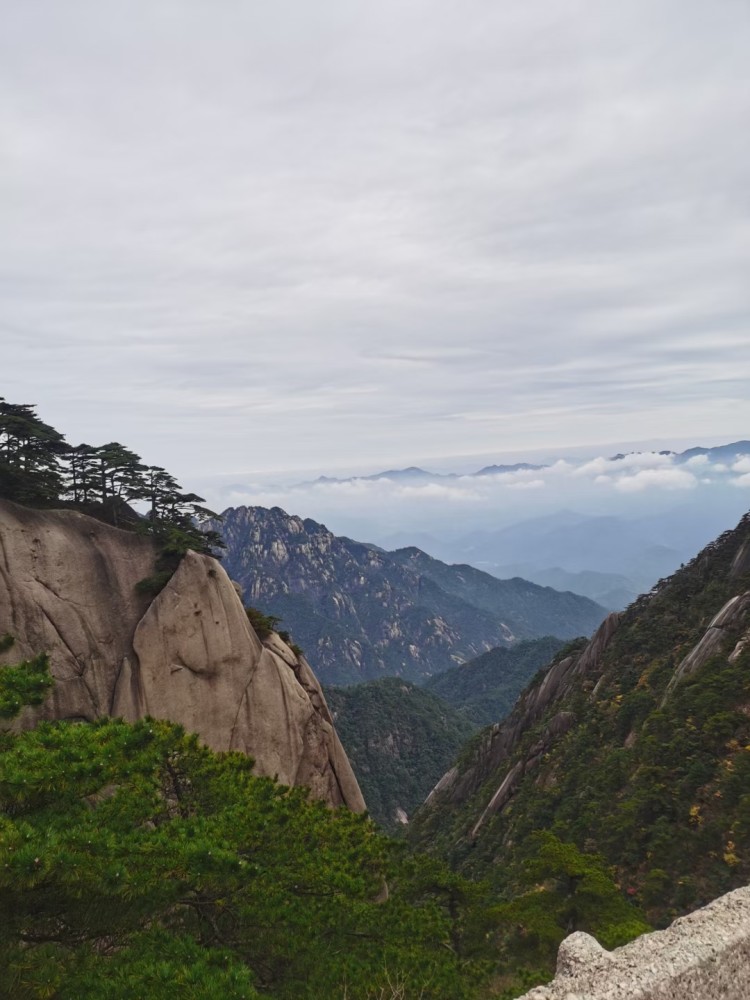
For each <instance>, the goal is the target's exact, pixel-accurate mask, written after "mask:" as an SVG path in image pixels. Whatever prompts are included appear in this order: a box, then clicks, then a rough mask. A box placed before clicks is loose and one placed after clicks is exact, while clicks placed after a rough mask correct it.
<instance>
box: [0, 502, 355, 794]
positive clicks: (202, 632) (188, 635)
mask: <svg viewBox="0 0 750 1000" xmlns="http://www.w3.org/2000/svg"><path fill="white" fill-rule="evenodd" d="M153 563H154V552H153V548H152V545H151V543H150V541H148V540H147V539H142V538H139V537H138V536H136V535H133V534H132V533H129V532H124V531H120V530H118V529H116V528H112V527H109V526H108V525H105V524H101V523H100V522H98V521H94V520H92V519H91V518H88V517H86V516H85V515H82V514H78V513H75V512H72V511H66V510H61V511H38V510H28V509H26V508H22V507H18V506H16V505H14V504H12V503H9V502H6V501H0V635H2V634H3V633H5V632H8V633H10V634H11V635H13V636H14V637H15V639H16V644H15V646H14V647H13V649H12V650H11V651H10V652H9V653H6V654H5V658H4V661H3V662H5V661H7V662H10V661H12V660H16V659H18V658H20V657H28V656H33V655H35V654H36V653H38V652H41V651H46V652H47V653H49V655H50V661H51V668H52V674H53V676H54V678H55V684H54V685H53V688H52V691H51V694H50V696H49V698H48V699H47V701H46V702H45V703H44V704H43V705H42V706H40V708H38V709H27V710H26V711H25V713H24V714H23V715H22V717H21V719H20V725H22V726H31V725H34V724H35V722H36V721H37V720H38V719H40V718H46V719H87V720H91V719H95V718H97V717H99V716H103V715H121V716H123V717H124V718H126V719H128V720H131V721H133V720H135V719H137V718H140V717H142V716H144V715H151V716H154V717H156V718H165V719H170V720H172V721H174V722H178V723H181V724H182V725H184V726H185V728H186V729H188V730H190V731H193V732H196V733H197V734H198V735H199V736H200V737H201V739H203V741H204V742H205V743H206V744H207V745H208V746H210V747H211V748H212V749H215V750H230V749H231V750H240V751H242V752H243V753H247V754H249V755H250V756H252V757H253V758H255V762H256V764H255V769H256V771H257V772H258V773H259V774H264V775H271V776H273V775H277V776H278V778H279V780H280V781H281V782H283V783H284V784H290V785H294V784H297V785H306V786H308V787H310V789H311V790H312V792H313V794H314V795H316V796H317V797H319V798H322V799H324V800H325V801H327V802H330V803H331V804H332V805H342V804H343V805H346V806H348V807H349V808H350V809H353V810H355V811H362V810H363V809H364V808H365V806H364V801H363V799H362V795H361V793H360V790H359V787H358V785H357V781H356V779H355V777H354V774H353V772H352V770H351V767H350V765H349V762H348V760H347V757H346V754H345V753H344V751H343V749H342V747H341V744H340V742H339V740H338V737H337V735H336V732H335V730H334V727H333V724H332V720H331V716H330V714H329V712H328V708H327V706H326V703H325V699H324V697H323V694H322V691H321V689H320V686H319V684H318V682H317V680H316V678H315V676H314V674H313V672H312V670H311V669H310V666H309V664H308V663H307V662H306V661H305V659H304V658H303V657H298V656H296V655H295V654H294V653H293V652H292V650H291V649H290V648H289V647H288V646H287V645H286V644H285V643H283V642H282V641H281V639H280V638H279V637H278V636H276V635H271V636H270V637H269V639H268V640H266V641H265V642H263V643H262V642H261V641H260V639H259V638H258V637H257V635H256V634H255V632H254V631H253V629H252V627H251V626H250V624H249V622H248V620H247V617H246V615H245V613H244V610H243V607H242V604H241V601H240V599H239V597H238V595H237V592H236V590H235V588H234V586H233V585H232V582H231V581H230V580H229V577H228V576H227V574H226V572H225V571H224V569H223V567H222V566H221V565H220V564H219V563H218V562H216V560H214V559H211V558H209V557H207V556H201V555H197V554H196V553H188V555H187V556H186V557H185V558H184V559H183V561H182V563H181V565H180V567H179V569H178V570H177V572H176V573H175V575H174V576H173V577H172V579H171V580H170V582H169V583H168V584H167V586H166V587H165V588H164V590H162V591H161V593H160V594H159V595H158V596H157V597H156V598H154V599H153V600H149V599H148V598H144V597H140V596H139V595H138V594H137V593H136V591H135V585H136V583H137V582H138V581H139V580H141V579H143V578H144V577H146V576H148V575H149V574H151V573H152V572H153Z"/></svg>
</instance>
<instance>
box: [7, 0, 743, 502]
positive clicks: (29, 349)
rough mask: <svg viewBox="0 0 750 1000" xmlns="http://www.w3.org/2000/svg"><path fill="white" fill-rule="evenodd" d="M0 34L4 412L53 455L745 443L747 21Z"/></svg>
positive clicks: (216, 16)
mask: <svg viewBox="0 0 750 1000" xmlns="http://www.w3.org/2000/svg"><path fill="white" fill-rule="evenodd" d="M6 7H7V8H8V9H6V10H5V11H4V16H3V31H2V33H0V94H1V95H2V97H0V133H1V134H2V135H3V137H4V142H5V147H4V151H3V159H2V166H0V185H1V188H0V197H2V202H3V205H4V213H3V214H4V219H3V231H4V240H3V245H2V248H0V285H1V286H2V293H3V314H2V320H1V322H2V326H1V329H2V342H3V375H4V379H3V387H2V391H3V392H4V394H5V395H6V396H7V397H8V398H11V399H14V400H18V401H37V402H39V403H40V404H42V405H43V415H44V416H45V418H46V419H48V420H50V421H51V422H53V423H54V424H55V425H56V426H59V427H60V429H62V430H64V431H67V432H68V434H69V436H70V437H71V439H73V440H82V439H86V438H90V437H91V436H92V435H94V434H96V435H98V436H100V437H101V438H102V439H105V440H106V439H112V438H114V439H119V440H125V441H127V442H128V443H129V444H131V445H132V446H133V447H134V448H136V449H137V450H139V451H140V452H141V453H142V454H144V456H145V457H146V458H147V459H148V460H149V461H157V462H160V463H163V464H166V465H169V466H170V467H171V468H174V469H175V472H177V473H178V474H179V475H180V476H181V477H182V478H183V479H184V480H187V481H190V480H191V479H192V478H193V477H195V476H196V475H199V474H203V473H221V472H229V471H231V470H232V469H242V468H256V469H258V470H268V469H273V468H294V467H310V466H311V465H317V466H318V467H319V468H320V469H321V470H323V469H325V468H331V467H333V466H336V465H345V464H352V463H355V462H361V461H362V460H363V458H364V459H366V460H367V461H368V462H369V463H370V464H371V465H373V466H374V465H377V464H380V463H383V464H385V463H389V462H399V461H403V462H404V463H406V462H408V461H410V460H412V459H414V458H416V457H417V456H438V455H445V454H468V453H471V452H479V451H491V450H494V451H496V452H502V451H504V450H507V449H511V450H519V449H522V448H528V447H542V446H550V447H551V446H558V445H563V444H573V443H577V442H580V443H597V442H601V443H603V442H606V441H611V440H620V439H623V438H628V439H638V438H646V437H657V436H658V437H662V438H663V439H664V440H668V439H670V438H674V437H679V438H682V439H684V438H686V437H689V436H691V435H692V436H693V437H694V439H695V440H696V441H697V440H698V439H701V440H702V442H704V443H705V441H706V439H707V438H710V439H713V440H717V439H719V438H724V439H725V440H726V439H732V438H736V437H738V436H740V435H741V434H742V427H743V423H744V424H745V425H746V424H747V423H748V419H749V418H750V391H748V390H749V388H750V352H748V351H747V344H748V338H749V336H750V334H749V331H748V315H749V313H750V310H749V309H748V305H749V296H750V292H749V289H748V282H747V273H746V272H747V260H748V258H749V257H750V221H749V220H750V214H749V213H748V195H747V176H746V168H747V163H748V161H750V130H748V129H747V127H746V125H747V121H748V118H750V86H748V83H749V82H750V81H749V80H748V60H747V52H748V50H750V16H749V15H748V9H747V5H746V4H743V3H741V2H739V0H728V2H726V3H723V4H719V5H716V4H714V5H709V4H706V3H704V2H701V3H698V2H695V0H679V2H678V0H657V2H656V3H655V2H653V0H649V2H646V0H633V2H631V3H627V4H619V5H615V4H601V5H592V4H583V3H582V2H581V0H531V2H527V3H520V2H516V3H505V4H498V3H495V2H491V0H468V3H466V4H463V5H457V4H454V3H453V4H449V3H444V2H434V0H430V2H429V3H428V2H427V0H416V2H413V3H409V4H403V3H397V2H396V0H383V2H381V3H378V4H371V3H369V4H368V3H364V2H361V0H346V2H345V0H323V2H321V3H317V4H314V5H310V4H305V3H302V2H299V0H298V2H291V0H280V2H278V3H274V4H246V3H240V2H236V0H227V2H226V3H224V4H220V5H210V4H205V3H199V2H197V0H180V2H179V3H178V2H177V0H148V2H147V0H135V2H133V3H129V4H127V5H120V6H119V7H118V5H111V4H97V3H93V2H90V0H69V2H66V3H65V4H57V3H53V2H52V0H41V2H39V3H27V4H17V5H6ZM647 471H649V476H646V472H647ZM657 473H660V469H659V467H658V466H656V467H654V469H653V470H645V469H643V470H640V471H634V472H633V473H632V476H631V478H630V479H626V478H625V479H622V480H618V483H619V485H617V489H620V490H623V489H625V490H640V489H642V488H645V487H646V486H649V487H653V486H654V485H656V484H657V482H658V483H659V484H660V485H662V486H666V484H667V482H668V481H669V482H670V483H671V486H672V487H673V488H684V487H686V486H687V484H688V479H687V478H686V477H687V476H689V475H691V474H692V473H688V472H685V473H683V475H682V476H681V477H680V478H679V480H678V479H676V478H675V477H674V476H672V477H671V479H670V477H666V478H665V475H666V474H663V475H661V478H659V477H658V476H657ZM743 474H744V473H743ZM639 477H640V478H639ZM644 477H645V478H644ZM542 481H544V482H545V483H546V482H547V479H544V480H539V481H538V482H542ZM534 482H535V480H533V479H532V480H524V479H519V480H518V481H517V482H516V483H510V482H509V483H508V484H507V485H508V486H511V485H513V486H514V488H516V489H517V490H518V491H519V492H526V493H527V494H530V493H533V492H534V491H537V492H542V487H540V486H539V485H534V486H532V485H531V484H532V483H534ZM628 483H629V484H630V485H627V484H628ZM451 495H453V494H451Z"/></svg>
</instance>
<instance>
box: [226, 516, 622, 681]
mask: <svg viewBox="0 0 750 1000" xmlns="http://www.w3.org/2000/svg"><path fill="white" fill-rule="evenodd" d="M209 525H210V527H211V528H213V529H214V530H216V531H218V532H219V533H220V534H221V537H222V539H223V541H224V544H225V545H226V552H225V554H224V565H225V566H226V568H227V571H228V572H229V574H230V576H231V577H232V578H233V579H235V580H237V581H239V583H240V584H241V585H242V586H243V588H244V592H245V597H246V599H247V600H248V601H249V602H250V603H251V604H253V605H257V606H258V607H260V608H262V609H263V611H264V612H267V613H270V614H273V615H276V616H278V617H279V618H281V619H282V620H283V621H284V622H285V623H286V625H287V627H288V628H289V629H290V630H291V632H292V634H293V637H294V639H295V641H296V642H298V643H299V644H300V645H301V646H302V647H303V648H304V649H305V651H306V652H307V653H308V655H309V656H310V658H311V659H312V661H313V662H314V663H315V665H316V669H317V672H318V676H319V677H320V678H321V681H322V682H323V683H324V684H354V683H360V682H362V681H366V680H374V679H377V678H380V677H384V676H389V675H390V676H399V677H405V678H407V679H408V680H412V681H416V682H418V683H419V682H423V681H425V680H426V679H427V678H428V677H431V676H432V675H434V674H438V673H441V672H442V671H444V670H447V669H448V668H449V667H453V666H456V664H459V663H462V662H464V661H466V660H470V659H472V658H474V657H476V656H478V655H480V654H481V653H484V652H487V651H488V650H490V649H492V648H494V647H496V646H508V645H511V644H513V643H515V642H516V641H517V640H520V639H530V638H535V637H538V636H545V635H550V634H553V635H557V636H560V637H561V638H562V639H570V638H573V637H574V636H579V635H590V634H591V632H592V631H593V630H594V629H595V628H596V627H597V626H598V625H599V623H600V622H601V621H602V619H603V618H604V617H605V615H606V610H605V609H604V608H603V607H601V606H600V605H599V604H596V603H595V602H594V601H592V600H589V599H588V598H585V597H580V596H579V595H577V594H571V593H560V592H559V591H556V590H552V589H551V588H549V587H539V586H537V585H536V584H533V583H529V582H528V581H527V580H522V579H519V578H516V579H513V580H498V579H497V578H496V577H493V576H490V575H489V574H488V573H483V572H481V571H480V570H477V569H474V568H473V567H471V566H461V565H458V566H449V565H447V564H446V563H443V562H440V560H438V559H432V558H431V557H430V556H428V555H426V554H425V553H424V552H421V551H420V550H419V549H415V548H407V549H399V550H397V551H395V552H385V551H384V550H383V549H380V548H378V547H377V546H375V545H368V544H365V543H362V542H356V541H353V540H352V539H350V538H344V537H339V536H336V535H334V534H332V533H331V532H330V531H328V529H327V528H326V527H325V526H324V525H322V524H318V523H317V522H315V521H313V520H311V519H309V518H306V519H304V520H303V519H302V518H300V517H296V516H292V515H289V514H287V513H286V512H285V511H283V510H281V508H279V507H274V508H272V509H270V510H269V509H266V508H264V507H238V508H232V509H229V510H226V511H224V513H223V514H222V521H221V523H215V524H214V523H210V522H209Z"/></svg>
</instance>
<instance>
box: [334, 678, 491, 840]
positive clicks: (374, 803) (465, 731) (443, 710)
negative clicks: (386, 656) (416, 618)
mask: <svg viewBox="0 0 750 1000" xmlns="http://www.w3.org/2000/svg"><path fill="white" fill-rule="evenodd" d="M326 699H327V701H328V706H329V708H330V709H331V712H332V714H333V717H334V720H335V723H336V731H337V733H338V734H339V738H340V739H341V742H342V744H343V746H344V749H345V750H346V753H347V756H348V757H349V760H350V761H351V764H352V767H353V768H354V773H355V774H356V776H357V780H358V781H359V784H360V787H361V788H362V793H363V795H364V797H365V801H366V802H367V805H368V808H369V810H370V814H371V815H372V816H373V818H374V819H375V820H377V822H378V823H380V824H381V825H382V826H383V827H384V828H385V829H387V830H390V831H395V830H397V829H399V827H400V824H399V822H398V820H397V819H396V810H397V809H403V810H404V811H405V812H406V813H407V815H411V813H412V811H413V810H414V809H416V808H417V806H419V805H421V803H422V802H423V801H424V799H425V798H426V797H427V795H428V794H429V792H430V790H431V789H432V788H433V787H434V786H435V784H436V783H437V782H438V780H439V779H440V778H441V777H442V775H443V774H444V773H445V771H446V770H447V769H448V768H449V767H450V766H451V764H452V763H453V759H454V757H455V755H456V753H457V752H458V750H459V748H460V747H461V745H462V743H463V742H464V740H466V739H467V737H468V736H469V735H470V734H471V732H472V730H473V726H472V724H471V723H470V722H468V721H467V720H466V719H465V718H464V717H463V716H462V715H461V714H460V713H459V712H457V711H456V710H455V709H453V708H451V707H450V705H447V704H446V703H445V702H444V701H442V700H441V699H440V698H438V697H437V696H436V695H434V694H432V693H431V692H429V691H425V690H423V689H421V688H418V687H415V685H413V684H410V683H409V682H408V681H403V680H401V679H400V678H396V677H385V678H383V679H382V680H379V681H371V682H369V683H367V684H360V685H358V686H357V687H350V688H326Z"/></svg>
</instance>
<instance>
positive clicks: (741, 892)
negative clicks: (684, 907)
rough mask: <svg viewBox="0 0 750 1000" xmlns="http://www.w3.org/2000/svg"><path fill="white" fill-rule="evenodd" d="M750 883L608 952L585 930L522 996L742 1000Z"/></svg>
mask: <svg viewBox="0 0 750 1000" xmlns="http://www.w3.org/2000/svg"><path fill="white" fill-rule="evenodd" d="M748 996H750V887H745V888H742V889H736V890H735V891H734V892H730V893H728V894H727V895H726V896H721V897H720V898H719V899H717V900H714V902H713V903H710V904H709V905H708V906H705V907H703V908H702V909H700V910H696V911H695V912H694V913H691V914H689V915H688V916H686V917H681V918H680V919H679V920H676V921H675V922H674V923H673V924H672V925H671V926H670V927H668V928H667V929H666V930H664V931H655V932H654V933H653V934H644V935H643V936H642V937H639V938H637V939H636V940H635V941H632V942H631V943H630V944H628V945H625V946H624V947H622V948H616V949H615V950H614V951H612V952H608V951H605V950H604V949H603V948H601V947H600V946H599V945H598V944H597V942H596V941H595V940H594V939H593V938H592V937H590V936H589V935H588V934H583V933H581V932H580V931H579V932H577V933H575V934H571V936H570V937H569V938H566V939H565V941H563V943H562V944H561V945H560V952H559V955H558V961H557V975H556V976H555V979H554V980H553V981H552V982H551V983H550V984H549V985H548V986H538V987H537V988H536V989H533V990H531V991H530V992H529V993H526V994H524V996H523V997H522V998H521V1000H747V997H748Z"/></svg>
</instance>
